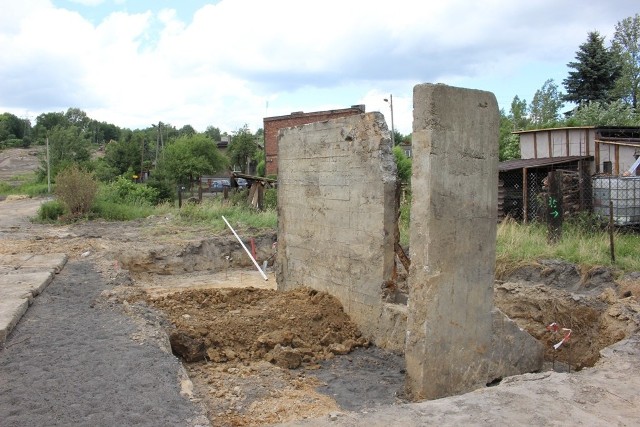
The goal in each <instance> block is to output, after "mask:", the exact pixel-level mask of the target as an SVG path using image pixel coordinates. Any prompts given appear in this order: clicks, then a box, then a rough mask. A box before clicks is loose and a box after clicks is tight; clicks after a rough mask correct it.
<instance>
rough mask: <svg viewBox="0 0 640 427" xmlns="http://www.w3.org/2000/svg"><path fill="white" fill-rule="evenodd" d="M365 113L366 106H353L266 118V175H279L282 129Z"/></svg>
mask: <svg viewBox="0 0 640 427" xmlns="http://www.w3.org/2000/svg"><path fill="white" fill-rule="evenodd" d="M364 112H365V106H364V105H352V106H351V107H349V108H342V109H339V110H327V111H314V112H311V113H304V112H302V111H297V112H293V113H291V114H289V115H286V116H274V117H265V118H264V120H263V122H264V150H265V160H266V174H267V175H277V173H278V132H279V131H280V129H283V128H288V127H294V126H301V125H306V124H309V123H315V122H321V121H324V120H330V119H337V118H340V117H347V116H352V115H355V114H364Z"/></svg>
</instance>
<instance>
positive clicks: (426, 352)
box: [276, 84, 542, 399]
mask: <svg viewBox="0 0 640 427" xmlns="http://www.w3.org/2000/svg"><path fill="white" fill-rule="evenodd" d="M498 129H499V113H498V105H497V102H496V99H495V96H494V95H493V94H492V93H490V92H484V91H479V90H470V89H461V88H454V87H450V86H445V85H433V84H423V85H417V86H415V88H414V125H413V136H412V151H413V153H412V159H413V175H412V178H411V187H412V205H411V224H410V242H411V243H410V258H411V266H410V268H409V277H408V288H409V291H408V301H407V305H403V304H392V303H388V302H387V301H392V300H391V299H389V298H388V294H387V291H388V285H389V284H393V283H394V281H393V279H394V265H396V255H395V251H394V243H395V240H396V235H395V234H396V221H397V217H396V214H397V209H396V197H395V196H396V190H397V187H396V183H397V179H396V166H395V161H394V158H393V154H392V152H391V138H390V134H389V130H388V128H387V125H386V123H385V122H384V118H383V116H382V115H381V114H380V113H368V114H360V115H355V116H350V117H344V118H337V119H332V120H328V121H323V122H316V123H312V124H307V125H304V126H297V127H291V128H286V129H283V130H281V131H280V133H279V141H278V144H279V155H278V169H279V177H278V252H277V263H276V264H277V267H276V275H277V281H278V289H279V290H288V289H291V288H294V287H297V286H309V287H312V288H314V289H318V290H323V291H327V292H329V293H330V294H332V295H334V296H335V297H337V298H338V299H339V300H340V301H341V302H342V305H343V307H344V309H345V312H346V313H348V314H349V315H350V316H351V318H352V319H353V320H354V321H355V322H356V323H357V324H358V326H359V327H360V329H361V331H362V332H363V334H364V335H365V336H366V337H367V338H369V339H370V340H371V341H373V342H374V343H375V344H376V345H378V346H380V347H384V348H387V349H391V350H394V351H400V352H401V351H404V353H405V360H406V368H407V391H408V392H409V394H410V395H412V396H413V397H414V398H416V399H435V398H440V397H444V396H450V395H454V394H459V393H464V392H467V391H471V390H473V389H476V388H479V387H484V386H485V385H486V384H488V383H490V382H492V381H494V380H497V379H500V378H503V377H505V376H508V375H515V374H520V373H525V372H531V371H535V370H538V369H540V368H541V366H542V346H541V345H540V344H539V343H538V342H537V341H535V340H534V339H533V338H532V337H531V336H529V335H528V334H527V333H526V332H523V331H522V330H520V328H518V326H517V325H516V324H515V323H514V322H513V321H511V320H510V319H508V318H507V317H506V316H505V315H504V314H503V313H502V312H500V311H499V310H497V309H494V307H493V285H494V268H495V250H496V226H497V191H498ZM393 301H397V299H393Z"/></svg>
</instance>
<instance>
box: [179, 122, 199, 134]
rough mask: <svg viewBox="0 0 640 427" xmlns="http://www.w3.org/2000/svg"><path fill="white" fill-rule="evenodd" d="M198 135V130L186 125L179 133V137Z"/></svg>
mask: <svg viewBox="0 0 640 427" xmlns="http://www.w3.org/2000/svg"><path fill="white" fill-rule="evenodd" d="M195 133H197V132H196V130H195V129H194V128H193V126H191V125H184V126H182V127H181V128H180V130H179V131H178V135H179V136H186V135H193V134H195Z"/></svg>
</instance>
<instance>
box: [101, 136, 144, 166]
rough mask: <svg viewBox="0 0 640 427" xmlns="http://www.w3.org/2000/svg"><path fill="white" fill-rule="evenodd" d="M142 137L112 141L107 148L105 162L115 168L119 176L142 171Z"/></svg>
mask: <svg viewBox="0 0 640 427" xmlns="http://www.w3.org/2000/svg"><path fill="white" fill-rule="evenodd" d="M140 137H141V136H139V137H137V138H136V137H133V134H132V137H131V138H128V139H123V140H121V141H111V142H110V143H108V144H107V146H106V147H105V153H104V161H105V162H106V163H107V165H109V166H110V167H112V168H114V169H115V170H116V171H117V173H118V175H121V174H123V173H125V172H127V171H128V170H129V169H131V170H139V169H140V160H141V153H140Z"/></svg>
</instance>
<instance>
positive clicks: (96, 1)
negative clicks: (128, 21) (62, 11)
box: [68, 0, 104, 6]
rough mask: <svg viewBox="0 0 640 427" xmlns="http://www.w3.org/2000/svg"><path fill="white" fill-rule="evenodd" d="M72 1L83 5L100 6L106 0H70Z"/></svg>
mask: <svg viewBox="0 0 640 427" xmlns="http://www.w3.org/2000/svg"><path fill="white" fill-rule="evenodd" d="M68 1H69V2H71V3H77V4H81V5H83V6H98V5H101V4H102V3H104V0H68Z"/></svg>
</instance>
